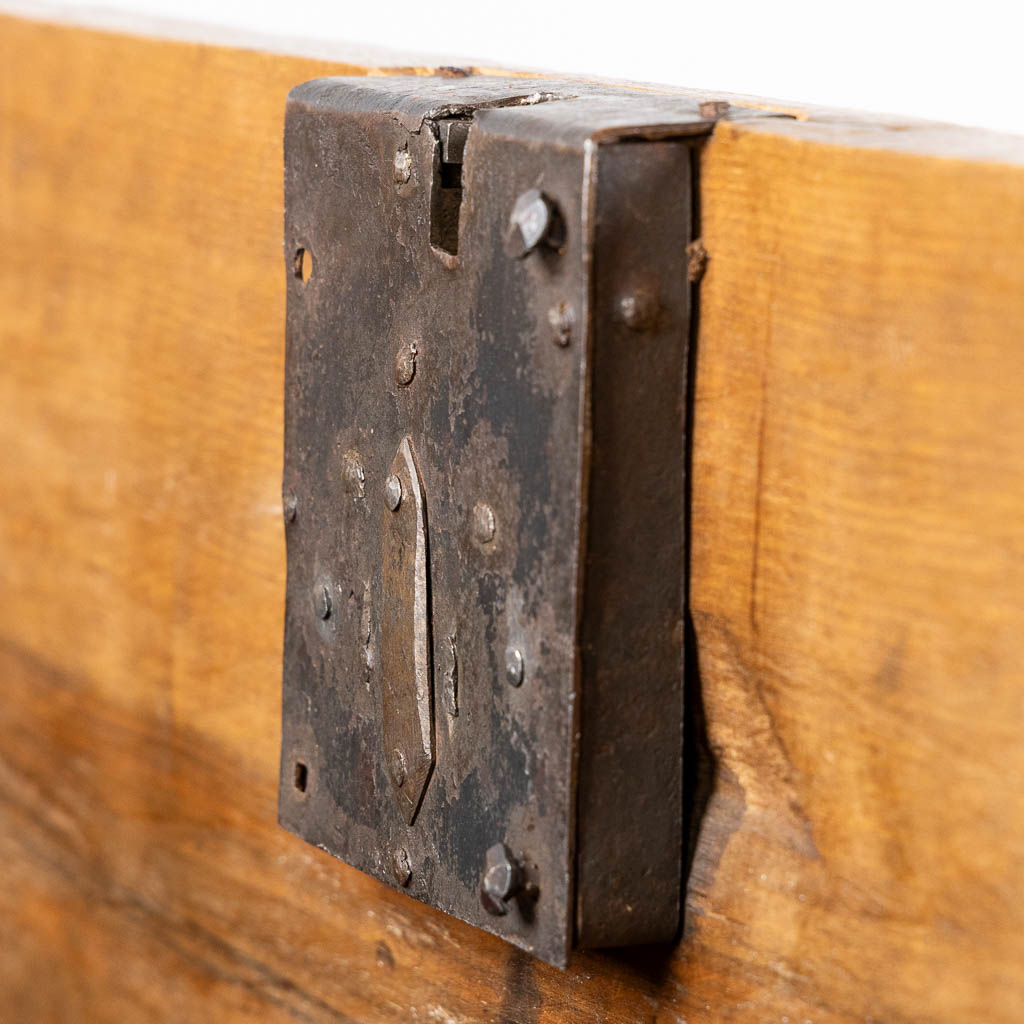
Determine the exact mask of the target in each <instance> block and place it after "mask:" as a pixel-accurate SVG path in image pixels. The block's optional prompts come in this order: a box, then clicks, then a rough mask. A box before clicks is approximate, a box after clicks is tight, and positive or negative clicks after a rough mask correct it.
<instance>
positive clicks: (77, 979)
mask: <svg viewBox="0 0 1024 1024" xmlns="http://www.w3.org/2000/svg"><path fill="white" fill-rule="evenodd" d="M359 70H360V69H356V68H351V67H345V66H339V65H337V64H327V63H324V62H318V61H313V60H308V59H293V58H287V57H281V56H269V55H267V54H262V53H259V52H256V51H245V50H233V49H228V48H223V47H215V46H203V45H197V44H189V43H183V42H168V41H159V40H151V39H149V40H147V39H139V38H132V37H127V36H118V35H110V34H104V33H98V32H91V31H87V30H85V29H82V28H68V27H57V26H50V25H43V24H35V23H31V22H27V21H22V20H18V19H14V18H0V254H2V255H0V353H2V358H3V372H2V373H0V429H2V432H3V434H2V437H3V448H2V457H0V494H2V495H3V497H4V506H3V510H2V511H0V581H2V584H0V680H2V686H3V699H2V701H0V856H2V862H3V865H4V870H3V872H0V1017H2V1018H3V1019H5V1020H6V1019H10V1020H15V1021H67V1020H74V1021H118V1022H124V1021H136V1020H169V1021H185V1020H188V1021H191V1020H216V1021H218V1022H233V1021H252V1020H260V1021H289V1020H303V1021H332V1020H339V1021H395V1022H399V1021H400V1022H408V1021H422V1022H438V1024H444V1022H449V1021H454V1022H469V1021H501V1022H516V1024H526V1022H534V1021H552V1022H554V1021H559V1022H573V1024H574V1022H586V1021H622V1022H631V1021H653V1022H657V1024H669V1022H680V1021H689V1022H691V1024H692V1022H695V1021H785V1020H786V1019H787V1018H788V1021H791V1022H794V1024H795V1022H803V1021H813V1022H814V1024H825V1022H830V1021H842V1022H851V1024H852V1022H864V1021H876V1022H883V1021H886V1022H892V1024H899V1022H909V1021H936V1022H940V1021H941V1022H946V1021H948V1022H954V1021H955V1022H962V1021H965V1020H972V1021H974V1020H991V1021H999V1022H1003V1021H1005V1022H1010V1021H1016V1020H1017V1019H1018V1018H1019V1007H1020V1005H1021V1004H1022V1002H1024V968H1022V964H1024V898H1022V897H1024V883H1022V881H1021V878H1022V869H1024V796H1022V780H1024V748H1022V745H1021V744H1020V742H1019V740H1018V738H1017V734H1018V732H1019V724H1020V722H1021V719H1022V715H1024V686H1022V680H1021V669H1020V667H1019V665H1020V663H1021V661H1022V659H1021V652H1022V646H1024V608H1022V605H1021V602H1020V599H1019V595H1020V594H1021V593H1022V592H1024V588H1022V584H1024V579H1022V573H1024V562H1022V556H1024V541H1022V539H1021V532H1020V523H1021V522H1022V512H1024V508H1022V505H1024V479H1022V477H1024V401H1022V399H1024V394H1022V391H1024V373H1022V372H1021V370H1022V367H1021V365H1020V364H1021V361H1022V360H1024V354H1022V350H1021V346H1020V344H1019V338H1018V335H1019V333H1020V332H1019V326H1018V325H1019V324H1020V323H1021V319H1022V314H1024V170H1022V168H1021V166H1020V164H1021V161H1020V160H1019V159H1018V158H1017V157H1016V156H1015V154H1018V153H1019V148H1018V149H1016V150H1015V149H1014V148H1013V146H1012V145H1010V144H1009V143H1006V142H1002V143H1000V145H999V146H997V147H995V148H994V149H993V148H992V147H988V148H985V147H982V149H983V150H984V152H985V153H988V154H989V155H990V156H991V154H992V153H993V152H997V153H998V154H999V161H1000V162H986V161H985V160H983V159H979V157H978V151H973V150H971V149H970V147H969V146H968V145H966V144H964V145H961V143H960V142H958V141H957V140H963V139H964V134H963V133H957V132H951V133H949V134H945V135H941V134H940V135H938V136H936V135H935V134H934V133H935V129H927V130H925V129H921V132H920V134H919V135H918V134H917V130H916V129H913V128H909V129H907V131H906V132H904V133H899V132H893V131H891V130H889V129H887V128H885V127H882V126H877V127H872V126H870V125H865V124H863V123H861V124H859V125H857V126H856V127H855V128H849V129H848V130H846V131H845V132H844V131H842V130H841V129H840V128H839V127H837V126H836V125H835V124H826V123H824V122H823V121H821V120H819V121H815V122H809V123H773V124H771V125H760V126H755V127H748V128H743V129H739V128H735V127H730V126H727V125H722V126H720V127H719V129H718V131H717V132H716V135H715V137H714V139H713V141H712V142H711V143H709V145H708V147H707V149H706V155H705V161H704V168H703V184H702V207H703V221H704V229H703V236H704V242H705V245H706V247H707V249H708V251H709V253H710V260H709V263H708V270H707V273H706V276H705V278H704V282H703V284H702V286H701V296H700V298H701V320H700V325H701V326H700V337H699V364H698V376H697V404H696V442H695V452H694V469H695V478H694V483H693V492H694V521H693V539H694V553H693V570H692V597H693V605H694V613H695V621H696V628H697V633H698V639H699V643H700V667H701V675H702V690H703V701H704V706H705V711H706V716H707V723H708V733H709V738H710V743H711V746H712V749H713V751H714V754H715V758H716V773H715V786H714V791H713V793H712V795H711V799H710V803H709V805H708V809H707V813H706V815H705V817H704V820H703V823H702V827H701V831H700V835H699V841H698V843H697V847H696V851H695V858H694V865H693V870H692V873H691V877H690V883H689V894H688V902H687V926H686V931H685V934H684V937H683V939H682V941H681V942H680V943H679V945H678V946H677V947H676V948H675V949H671V950H667V951H654V950H636V951H632V952H629V953H604V954H591V955H586V956H578V957H576V958H575V959H574V960H573V963H572V965H571V966H570V969H569V970H568V971H566V972H564V973H563V972H559V971H557V970H554V969H551V968H548V967H545V966H544V965H541V964H538V963H535V962H533V961H532V960H530V959H528V958H526V957H524V956H523V955H521V954H519V953H517V952H516V951H514V950H512V949H511V948H510V947H507V946H505V945H504V944H502V943H500V942H498V941H497V940H494V939H492V938H490V937H488V936H486V935H483V934H481V933H479V932H477V931H475V930H474V929H471V928H469V927H467V926H464V925H462V924H460V923H459V922H457V921H454V920H451V919H449V918H447V917H445V916H443V915H441V914H439V913H436V912H434V911H431V910H429V909H427V908H424V907H421V906H420V905H418V904H415V903H413V902H412V901H410V900H408V899H407V898H405V897H404V896H401V895H398V894H396V893H395V892H393V891H392V890H391V889H389V888H388V887H386V886H383V885H380V884H378V883H376V882H374V881H372V880H370V879H369V878H367V877H365V876H363V875H361V874H359V873H358V872H356V871H353V870H351V869H349V868H347V867H346V866H345V865H343V864H340V863H339V862H336V861H334V860H332V859H331V858H329V857H327V856H326V855H324V854H322V853H320V852H318V851H316V850H314V849H312V848H310V847H308V846H306V845H305V844H303V843H302V842H300V841H299V840H297V839H296V838H294V837H293V836H290V835H288V834H286V833H284V832H283V831H282V830H280V829H279V828H278V827H277V825H276V823H275V822H276V807H275V798H276V779H277V757H278V742H279V699H280V698H279V693H280V646H281V622H282V597H283V593H284V579H283V574H284V557H283V556H284V551H283V537H282V528H281V520H280V512H279V501H280V499H279V486H280V484H279V481H280V467H281V399H282V392H283V380H282V371H283V358H282V356H283V351H282V342H283V335H284V277H283V275H284V273H285V267H284V263H283V259H282V253H281V230H282V210H281V151H280V146H281V124H282V113H283V104H284V97H285V94H286V93H287V90H288V89H289V88H290V86H291V85H293V84H295V83H296V82H298V81H301V80H304V79H307V78H311V77H315V76H317V75H321V74H326V73H357V72H358V71H359ZM929 133H932V134H929ZM968 134H970V133H968ZM915 139H916V140H917V141H916V142H915ZM897 142H898V144H897ZM961 150H962V153H963V155H962V156H958V155H957V154H958V152H961Z"/></svg>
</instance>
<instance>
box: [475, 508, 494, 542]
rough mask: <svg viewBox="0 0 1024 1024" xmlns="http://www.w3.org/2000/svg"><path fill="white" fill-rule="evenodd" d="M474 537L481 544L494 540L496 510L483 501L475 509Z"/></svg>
mask: <svg viewBox="0 0 1024 1024" xmlns="http://www.w3.org/2000/svg"><path fill="white" fill-rule="evenodd" d="M473 536H474V537H476V539H477V540H478V541H479V542H480V543H481V544H490V542H491V541H492V540H494V509H492V508H491V506H490V505H487V504H485V503H484V502H482V501H481V502H477V504H476V505H475V506H474V507H473Z"/></svg>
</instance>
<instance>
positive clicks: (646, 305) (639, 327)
mask: <svg viewBox="0 0 1024 1024" xmlns="http://www.w3.org/2000/svg"><path fill="white" fill-rule="evenodd" d="M617 313H618V318H619V320H620V321H621V322H622V323H623V324H625V325H626V327H628V328H629V329H630V330H631V331H649V330H650V329H651V328H652V327H654V326H655V324H656V323H657V322H658V316H659V313H660V308H659V303H658V298H657V296H656V295H654V294H653V293H652V292H649V291H646V290H645V289H638V290H637V291H634V292H629V293H627V294H626V295H623V296H621V297H620V298H619V303H618V310H617Z"/></svg>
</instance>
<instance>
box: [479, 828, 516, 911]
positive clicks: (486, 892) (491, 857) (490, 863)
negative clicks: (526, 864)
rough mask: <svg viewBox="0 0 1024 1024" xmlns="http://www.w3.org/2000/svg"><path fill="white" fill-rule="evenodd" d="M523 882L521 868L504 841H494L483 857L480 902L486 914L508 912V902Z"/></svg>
mask: <svg viewBox="0 0 1024 1024" xmlns="http://www.w3.org/2000/svg"><path fill="white" fill-rule="evenodd" d="M522 884H523V870H522V868H521V867H520V866H519V862H518V861H517V860H516V859H515V857H513V856H512V851H511V850H510V849H509V848H508V847H507V846H506V845H505V844H504V843H495V844H494V846H492V847H491V848H490V849H489V850H488V851H487V855H486V857H485V859H484V874H483V878H482V879H481V881H480V902H481V903H482V904H483V908H484V910H486V911H487V913H488V914H494V915H495V916H500V915H502V914H507V913H508V903H509V900H511V899H512V898H513V897H514V896H515V895H516V893H517V892H519V890H520V888H521V887H522Z"/></svg>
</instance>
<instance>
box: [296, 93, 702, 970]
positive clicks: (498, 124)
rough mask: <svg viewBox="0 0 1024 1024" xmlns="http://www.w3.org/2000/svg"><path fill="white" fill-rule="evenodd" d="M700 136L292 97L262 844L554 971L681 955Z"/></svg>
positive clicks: (401, 103)
mask: <svg viewBox="0 0 1024 1024" xmlns="http://www.w3.org/2000/svg"><path fill="white" fill-rule="evenodd" d="M709 126H710V121H709V118H708V117H706V116H702V115H701V112H700V109H699V108H698V106H697V104H696V102H694V101H690V100H688V99H685V98H681V97H678V96H656V95H651V94H645V93H639V92H629V91H624V90H615V89H606V88H593V87H584V86H580V87H576V86H573V87H572V89H571V91H568V90H567V87H566V84H565V83H564V82H559V83H552V82H545V81H539V80H527V81H524V80H522V79H500V78H467V79H453V80H448V79H427V78H420V77H417V78H380V79H366V78H358V79H344V78H333V79H322V80H317V81H314V82H309V83H306V84H304V85H301V86H299V87H297V88H295V89H294V90H293V91H292V93H291V95H290V96H289V100H288V106H287V116H286V128H285V250H286V251H285V256H286V264H287V269H288V316H287V355H286V396H285V398H286V402H285V467H284V494H285V509H286V537H287V555H288V579H287V601H286V625H285V651H284V687H283V691H284V699H283V738H282V759H281V778H280V795H279V816H280V821H281V823H282V824H283V825H284V826H285V827H286V828H288V829H290V830H291V831H293V832H295V833H296V834H297V835H299V836H301V837H302V838H303V839H305V840H307V841H308V842H310V843H313V844H315V845H316V846H318V847H320V848H322V849H324V850H326V851H327V852H329V853H331V854H333V855H335V856H337V857H340V858H341V859H343V860H345V861H347V862H348V863H349V864H352V865H354V866H356V867H358V868H360V869H361V870H363V871H366V872H368V873H369V874H371V875H373V876H375V877H377V878H379V879H382V880H384V881H385V882H388V883H389V884H391V885H395V886H398V887H400V888H404V889H405V890H406V891H407V892H408V893H409V894H410V895H412V896H414V897H416V898H417V899H419V900H422V901H424V902H426V903H429V904H431V905H433V906H435V907H437V908H439V909H441V910H443V911H445V912H447V913H450V914H454V915H455V916H457V917H459V918H461V919H462V920H464V921H468V922H470V923H472V924H474V925H477V926H479V927H482V928H485V929H487V930H488V931H491V932H493V933H495V934H497V935H500V936H502V937H503V938H505V939H507V940H509V941H511V942H513V943H515V944H516V945H518V946H521V947H523V948H524V949H527V950H529V951H531V952H532V953H534V954H535V955H537V956H538V957H541V958H542V959H544V960H547V961H550V962H552V963H556V964H561V965H564V964H565V963H566V961H567V957H568V955H569V952H570V950H571V948H573V946H574V945H576V946H607V945H625V944H630V943H640V942H653V941H660V940H665V939H670V938H672V937H673V935H674V934H675V933H676V930H677V926H678V920H679V909H680V892H681V884H682V846H683V835H682V831H683V830H682V754H683V751H682V715H683V636H684V629H683V615H684V594H683V579H684V558H685V551H684V545H685V539H684V454H685V439H684V433H685V427H684V424H685V413H684V406H685V388H686V356H687V344H688V336H689V330H690V308H689V302H690V297H689V291H690V289H689V287H688V285H687V283H686V282H687V253H686V249H687V243H688V242H689V241H690V237H691V182H692V178H693V163H694V159H695V149H694V146H693V140H694V138H695V137H696V136H699V135H701V134H702V133H704V132H706V131H707V130H708V128H709ZM310 265H311V269H310Z"/></svg>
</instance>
